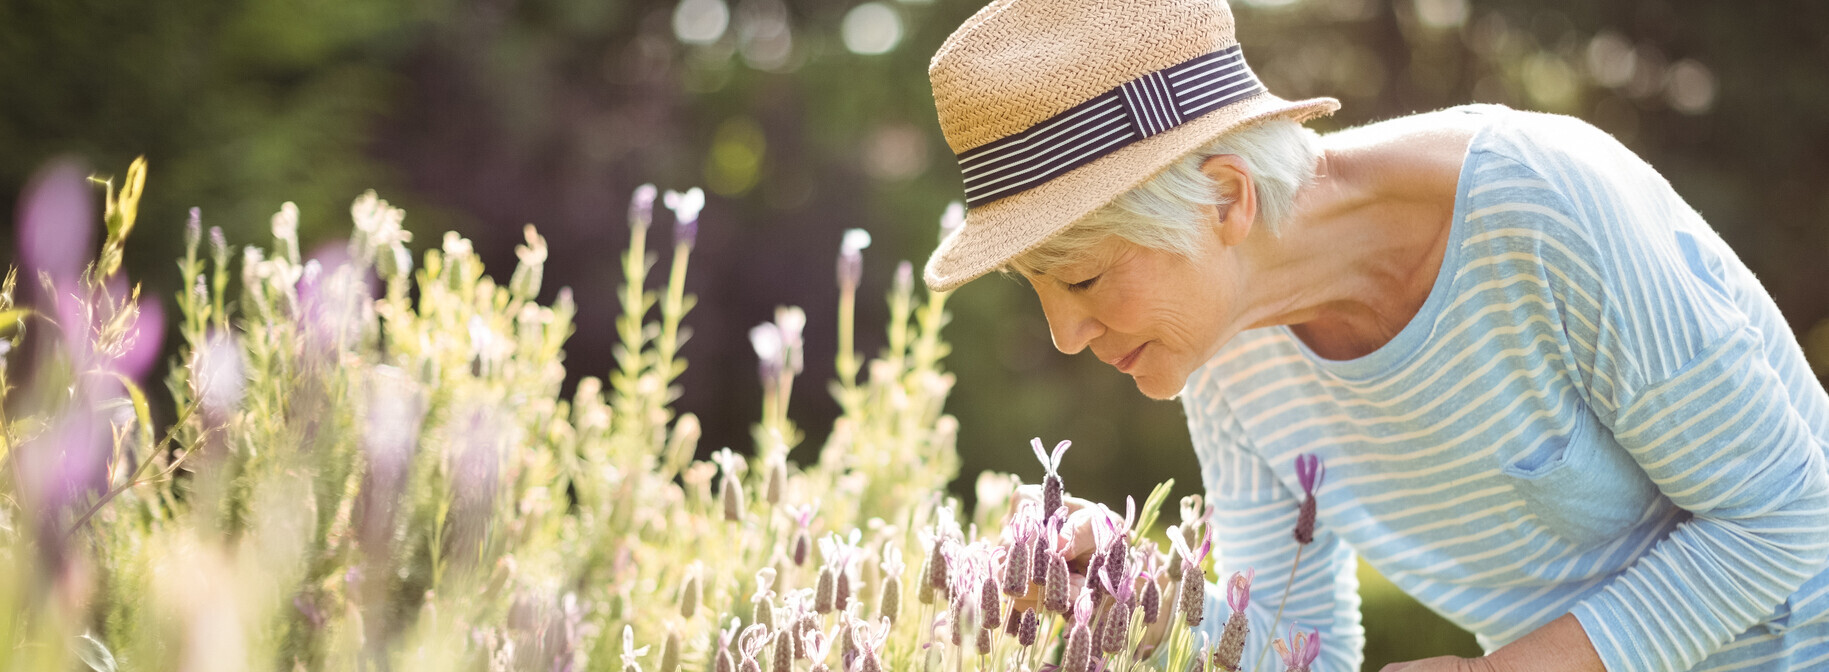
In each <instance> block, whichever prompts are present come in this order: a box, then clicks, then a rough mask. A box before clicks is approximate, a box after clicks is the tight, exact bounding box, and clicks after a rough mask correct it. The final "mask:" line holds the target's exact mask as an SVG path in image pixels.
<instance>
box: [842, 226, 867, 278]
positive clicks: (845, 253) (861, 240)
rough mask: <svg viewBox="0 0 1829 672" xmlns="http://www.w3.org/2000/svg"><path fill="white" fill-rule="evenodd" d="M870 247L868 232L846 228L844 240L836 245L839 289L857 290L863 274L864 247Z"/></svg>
mask: <svg viewBox="0 0 1829 672" xmlns="http://www.w3.org/2000/svg"><path fill="white" fill-rule="evenodd" d="M866 247H870V232H869V231H865V230H863V229H846V230H845V238H844V241H843V242H841V243H839V245H838V287H839V290H840V291H844V292H852V291H856V290H857V283H858V281H859V280H861V279H862V278H863V276H864V248H866Z"/></svg>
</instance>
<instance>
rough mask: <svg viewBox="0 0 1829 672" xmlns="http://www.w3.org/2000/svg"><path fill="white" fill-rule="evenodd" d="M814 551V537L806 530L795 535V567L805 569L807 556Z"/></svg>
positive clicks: (801, 530) (803, 529) (801, 529)
mask: <svg viewBox="0 0 1829 672" xmlns="http://www.w3.org/2000/svg"><path fill="white" fill-rule="evenodd" d="M812 551H813V535H812V534H811V533H809V532H807V529H806V528H804V527H803V528H800V531H799V532H795V533H794V566H796V567H805V566H806V564H807V556H808V555H810V554H812Z"/></svg>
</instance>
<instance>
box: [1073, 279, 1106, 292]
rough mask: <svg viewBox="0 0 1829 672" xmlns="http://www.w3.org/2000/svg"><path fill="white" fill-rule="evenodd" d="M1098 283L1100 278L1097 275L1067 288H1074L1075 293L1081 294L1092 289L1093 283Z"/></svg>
mask: <svg viewBox="0 0 1829 672" xmlns="http://www.w3.org/2000/svg"><path fill="white" fill-rule="evenodd" d="M1098 281H1099V276H1096V275H1095V276H1092V277H1090V278H1086V279H1085V280H1081V281H1079V282H1076V283H1073V284H1071V285H1067V286H1068V287H1071V288H1073V291H1076V292H1081V291H1085V290H1087V289H1090V288H1091V287H1092V283H1095V282H1098Z"/></svg>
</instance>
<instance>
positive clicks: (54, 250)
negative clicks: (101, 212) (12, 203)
mask: <svg viewBox="0 0 1829 672" xmlns="http://www.w3.org/2000/svg"><path fill="white" fill-rule="evenodd" d="M87 173H88V171H87V170H84V169H83V167H82V164H80V163H77V162H76V161H74V160H72V159H58V160H56V161H53V162H51V163H50V164H49V165H46V166H45V167H43V168H40V169H39V170H38V173H37V174H35V175H33V176H32V180H31V182H30V183H28V184H27V185H26V188H25V193H24V194H23V195H22V196H21V197H20V199H19V213H18V219H17V220H16V221H18V222H19V228H18V235H19V259H20V261H21V262H23V263H22V265H23V266H25V268H26V270H28V271H31V272H36V273H44V274H46V275H49V276H51V281H52V282H54V283H56V284H57V285H59V286H62V287H66V288H67V287H69V286H70V283H72V282H74V281H75V280H76V276H77V274H79V273H81V272H82V270H83V264H84V263H85V262H86V261H87V260H88V259H89V256H90V255H91V254H93V253H94V252H93V250H92V248H93V246H94V244H95V223H94V222H95V205H94V201H93V200H92V198H91V197H90V195H89V185H88V178H87Z"/></svg>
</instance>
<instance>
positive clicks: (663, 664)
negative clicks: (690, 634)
mask: <svg viewBox="0 0 1829 672" xmlns="http://www.w3.org/2000/svg"><path fill="white" fill-rule="evenodd" d="M679 669H680V633H679V632H678V631H676V630H668V631H667V640H666V642H665V643H663V644H661V647H660V672H678V670H679Z"/></svg>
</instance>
